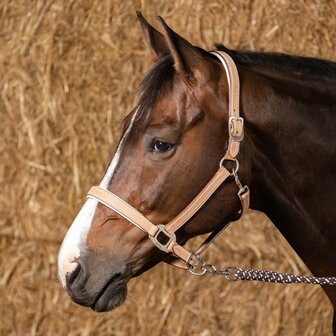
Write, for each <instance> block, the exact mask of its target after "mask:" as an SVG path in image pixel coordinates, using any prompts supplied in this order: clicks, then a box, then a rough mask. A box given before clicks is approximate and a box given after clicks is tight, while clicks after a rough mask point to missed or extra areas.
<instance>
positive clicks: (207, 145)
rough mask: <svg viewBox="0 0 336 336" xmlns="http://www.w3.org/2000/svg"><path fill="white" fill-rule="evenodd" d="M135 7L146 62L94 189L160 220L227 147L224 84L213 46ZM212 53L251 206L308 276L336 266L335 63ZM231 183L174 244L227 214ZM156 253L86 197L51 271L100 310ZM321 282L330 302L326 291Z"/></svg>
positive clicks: (335, 300) (179, 205)
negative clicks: (231, 65)
mask: <svg viewBox="0 0 336 336" xmlns="http://www.w3.org/2000/svg"><path fill="white" fill-rule="evenodd" d="M137 14H138V19H139V22H140V26H141V28H142V31H143V33H144V36H145V40H146V42H147V44H148V46H149V48H150V50H151V53H152V56H153V62H154V64H153V66H152V68H151V70H150V71H149V73H148V74H147V75H146V77H145V78H144V80H143V82H142V84H141V94H140V97H139V103H138V104H137V107H136V108H135V109H134V110H133V111H131V113H130V114H129V115H128V116H127V117H126V118H125V120H124V122H123V127H122V135H121V139H120V141H119V144H118V147H117V150H116V153H115V155H114V157H113V159H112V161H111V163H110V164H109V166H108V168H107V171H106V173H105V175H104V177H103V179H102V181H101V183H100V185H99V186H100V187H101V188H103V189H106V190H108V191H111V192H113V193H114V194H116V195H118V196H119V197H120V199H122V200H124V201H125V202H127V204H129V205H130V206H131V207H133V208H135V209H136V210H138V211H139V212H140V213H141V214H142V215H144V216H145V217H146V218H147V219H148V220H150V221H151V222H152V223H157V224H166V223H168V222H169V221H170V220H171V219H172V218H174V217H175V216H176V215H177V214H179V213H180V212H181V211H182V210H183V209H184V208H185V207H186V206H187V205H188V204H189V203H190V202H191V201H192V200H193V199H194V197H195V195H197V194H198V193H199V192H200V190H202V188H203V187H204V186H205V185H206V184H207V183H208V181H209V180H210V179H211V177H212V176H213V175H214V173H215V172H216V170H217V169H218V164H219V162H220V160H221V158H222V156H223V151H224V149H225V146H226V147H227V146H228V143H227V139H228V136H229V131H228V128H227V124H228V117H229V115H228V108H229V98H228V90H229V86H228V81H227V75H226V72H225V71H224V70H223V66H222V64H221V62H219V60H218V59H217V58H216V57H215V56H214V55H213V54H211V53H209V52H207V51H205V50H203V49H201V48H199V47H196V46H193V45H192V44H190V43H189V42H188V41H186V40H185V39H184V38H183V37H181V36H180V35H178V34H177V33H176V32H174V31H173V30H172V29H171V28H170V27H169V26H168V25H167V24H166V23H165V22H164V21H163V19H162V18H160V17H159V21H160V23H161V26H162V28H163V34H162V33H160V32H159V31H158V30H156V29H155V28H153V27H152V26H151V25H150V24H149V23H148V22H147V21H146V20H145V19H144V17H143V16H142V15H141V13H137ZM217 50H220V51H224V52H225V53H227V54H228V55H230V56H231V57H232V58H233V60H234V62H235V64H236V66H237V69H238V73H239V79H240V82H241V89H240V105H241V107H240V113H241V116H242V117H243V118H244V120H245V136H244V141H242V143H241V149H240V152H239V155H238V158H239V162H240V169H239V174H240V175H239V176H240V179H241V181H242V182H244V183H245V184H246V185H248V186H249V189H250V192H251V204H250V208H252V209H255V210H258V211H261V212H263V213H265V214H266V215H267V216H268V217H269V218H270V219H271V220H272V222H273V223H274V224H275V225H276V227H277V228H278V229H279V230H280V232H281V233H282V234H283V235H284V237H285V238H286V239H287V240H288V242H289V243H290V244H291V246H292V247H293V248H294V250H295V251H296V252H297V253H298V255H299V256H300V257H301V258H302V260H303V261H304V262H305V264H306V265H307V266H308V268H309V269H310V270H311V272H312V273H313V274H314V275H316V276H322V275H323V276H333V275H336V245H335V241H336V225H335V220H336V207H335V205H334V203H335V201H336V188H334V186H335V185H336V173H335V168H336V63H333V62H329V61H325V60H320V59H313V58H305V57H296V56H289V55H284V54H271V53H257V52H245V51H236V50H230V49H227V48H225V47H224V46H222V45H217ZM229 164H230V163H229ZM237 188H238V186H237V184H236V183H235V181H234V179H228V180H226V181H225V183H223V184H222V185H221V186H220V187H219V188H218V189H217V190H216V191H215V192H214V194H213V195H212V196H211V197H210V198H209V200H208V201H207V202H206V203H205V204H204V206H203V207H202V208H201V209H200V210H199V211H198V212H197V213H196V214H195V215H193V216H192V217H191V218H190V219H189V220H188V221H187V223H186V225H184V226H183V227H181V228H180V229H179V230H178V231H177V232H176V241H177V242H178V243H179V244H180V245H183V244H184V243H185V242H187V241H188V240H189V239H191V238H192V237H195V236H198V235H201V234H205V233H209V232H213V231H215V230H217V229H218V228H221V227H224V226H225V225H226V224H227V223H228V222H230V221H232V220H234V219H236V217H237V213H238V212H239V210H240V206H241V205H240V202H239V199H238V198H237ZM168 259H169V258H168ZM163 260H167V256H166V253H164V252H163V251H161V250H160V249H158V248H157V247H156V246H155V245H154V244H153V242H152V241H151V240H150V239H148V235H147V234H146V233H144V232H143V231H141V230H139V229H138V228H137V227H136V226H134V225H132V223H130V222H129V221H128V220H127V219H125V218H124V216H121V215H120V214H118V213H117V212H115V211H113V210H111V209H110V208H108V207H106V206H105V205H104V204H101V203H99V202H98V201H97V200H95V199H92V198H89V199H88V200H87V201H86V202H85V204H84V205H83V207H82V209H81V210H80V212H79V213H78V215H77V217H76V219H75V220H74V222H73V224H72V226H71V227H70V229H69V231H68V233H67V234H66V236H65V238H64V241H63V243H62V246H61V249H60V251H59V256H58V272H59V279H60V281H61V283H62V285H63V287H64V288H65V289H66V291H67V293H68V294H69V296H70V297H71V299H72V300H73V301H75V302H77V303H78V304H80V305H83V306H88V307H91V308H92V309H94V310H95V311H98V312H100V311H108V310H111V309H114V308H116V307H117V306H119V305H120V304H122V303H123V302H124V300H125V299H126V296H127V282H128V281H129V279H130V278H132V277H135V276H137V275H139V274H141V273H143V272H144V271H146V270H148V269H150V268H151V267H153V266H154V265H156V264H157V263H159V262H160V261H163ZM324 290H325V292H326V294H327V295H328V297H329V299H330V300H331V302H332V304H333V306H334V307H335V306H336V288H335V287H331V286H330V287H324ZM333 327H334V330H336V319H335V317H334V320H333Z"/></svg>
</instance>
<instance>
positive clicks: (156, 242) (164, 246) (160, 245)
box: [148, 224, 176, 253]
mask: <svg viewBox="0 0 336 336" xmlns="http://www.w3.org/2000/svg"><path fill="white" fill-rule="evenodd" d="M157 228H158V230H157V232H156V233H155V235H154V236H151V235H149V236H148V237H149V239H150V240H151V241H152V242H153V244H154V245H155V246H156V247H157V248H158V249H159V250H161V251H164V252H166V253H169V252H170V251H169V250H168V246H169V245H170V244H171V242H173V241H176V235H175V233H173V234H170V233H169V232H168V231H166V229H165V226H164V225H162V224H159V225H157ZM161 234H162V235H164V237H162V236H161V237H159V236H160V235H161ZM162 238H163V239H167V238H168V240H167V241H163V242H160V241H159V239H162ZM161 241H162V240H161Z"/></svg>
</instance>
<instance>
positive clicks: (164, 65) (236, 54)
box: [138, 44, 336, 118]
mask: <svg viewBox="0 0 336 336" xmlns="http://www.w3.org/2000/svg"><path fill="white" fill-rule="evenodd" d="M216 48H217V50H220V51H224V52H226V53H227V54H229V55H230V56H231V57H232V58H233V60H234V61H235V62H236V63H237V64H240V65H244V66H247V67H252V66H258V65H260V66H262V67H267V68H269V69H276V70H279V71H283V72H286V73H290V74H291V75H293V76H298V77H302V78H303V79H313V80H327V81H332V80H334V81H335V80H336V63H335V62H331V61H326V60H322V59H318V58H310V57H302V56H291V55H286V54H281V53H267V52H254V51H242V50H232V49H228V48H226V47H225V46H223V45H221V44H217V45H216ZM198 50H199V51H200V52H201V53H202V54H204V55H208V56H209V55H210V54H209V53H208V52H206V51H205V50H203V49H201V48H198ZM211 57H212V56H211ZM174 74H175V69H174V60H173V58H172V56H171V55H165V56H162V57H161V58H159V59H158V61H157V62H156V63H155V64H154V65H153V67H152V68H151V69H150V71H149V72H148V73H147V75H146V76H145V77H144V79H143V81H142V82H141V85H140V101H139V106H140V111H139V115H138V118H141V117H143V116H144V113H146V112H145V111H149V110H150V109H151V107H152V106H153V104H154V103H155V102H156V101H157V99H158V98H160V97H163V95H164V94H165V93H166V92H167V91H169V90H170V89H171V88H172V85H173V78H174ZM149 114H150V112H149ZM149 114H147V116H149Z"/></svg>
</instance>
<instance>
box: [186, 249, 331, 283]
mask: <svg viewBox="0 0 336 336" xmlns="http://www.w3.org/2000/svg"><path fill="white" fill-rule="evenodd" d="M188 270H189V272H191V273H192V274H194V275H203V274H205V273H209V274H212V275H222V276H224V277H225V279H226V280H229V281H238V280H245V281H262V282H273V283H283V284H293V283H300V284H308V285H331V286H334V285H336V277H315V276H305V275H295V274H291V273H280V272H272V271H266V270H255V269H243V268H240V267H234V266H230V267H227V268H226V269H225V270H218V269H217V268H216V267H215V266H214V265H211V264H206V263H205V262H204V261H203V260H202V259H201V258H200V255H198V254H193V255H192V256H191V258H190V262H189V263H188Z"/></svg>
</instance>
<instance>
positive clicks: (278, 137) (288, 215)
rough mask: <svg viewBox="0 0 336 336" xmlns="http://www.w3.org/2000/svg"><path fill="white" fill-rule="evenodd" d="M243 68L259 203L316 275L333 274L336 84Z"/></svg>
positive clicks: (249, 144) (256, 205)
mask: <svg viewBox="0 0 336 336" xmlns="http://www.w3.org/2000/svg"><path fill="white" fill-rule="evenodd" d="M240 72H241V77H242V84H243V85H242V87H243V94H242V113H243V115H244V118H245V120H246V142H247V144H246V147H245V148H243V154H244V151H245V152H249V154H248V155H249V157H250V159H251V195H252V199H251V208H252V209H255V210H259V211H262V212H264V213H265V214H266V215H267V216H268V217H269V218H270V219H271V220H272V222H273V223H274V224H275V225H276V226H277V228H278V229H279V230H280V232H281V233H282V234H283V236H284V237H285V238H286V239H287V241H288V242H289V243H290V244H291V246H292V247H293V248H294V249H295V251H296V252H297V253H298V254H299V256H300V257H301V258H302V259H303V261H304V262H305V263H306V264H307V266H308V267H309V268H310V269H311V271H312V272H313V273H315V274H317V275H318V274H320V273H325V274H327V273H328V272H329V271H330V268H329V271H328V270H327V267H328V266H330V262H331V260H332V261H333V265H334V266H333V267H334V269H333V270H332V272H335V271H336V253H335V248H334V242H335V239H336V225H335V224H334V223H335V220H336V207H335V206H334V201H335V200H336V191H335V190H336V188H333V190H330V189H331V188H330V186H334V185H336V176H335V174H334V167H336V137H335V135H334V133H335V129H336V114H335V111H334V113H332V111H331V110H332V106H335V103H336V96H335V93H334V94H333V96H332V92H335V91H336V90H335V85H334V87H333V88H332V84H331V83H317V82H316V81H314V82H313V81H311V82H309V81H307V80H305V79H300V78H297V77H296V78H291V76H290V75H289V74H288V75H287V76H286V75H282V74H279V73H272V72H271V71H269V70H267V71H265V72H263V73H261V72H260V71H258V72H256V71H251V70H248V69H241V71H240ZM321 87H322V90H321ZM307 92H309V94H307ZM326 272H327V273H326Z"/></svg>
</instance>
